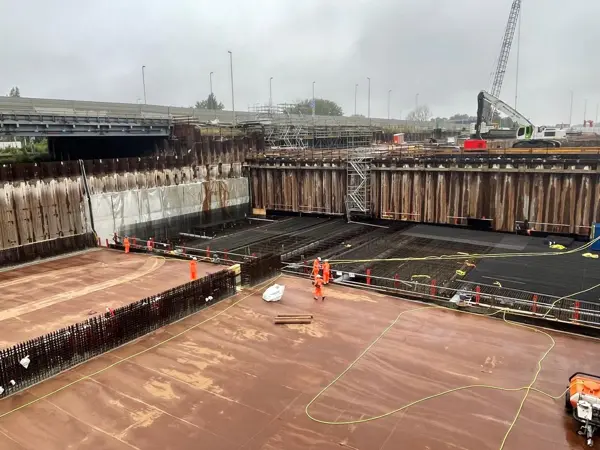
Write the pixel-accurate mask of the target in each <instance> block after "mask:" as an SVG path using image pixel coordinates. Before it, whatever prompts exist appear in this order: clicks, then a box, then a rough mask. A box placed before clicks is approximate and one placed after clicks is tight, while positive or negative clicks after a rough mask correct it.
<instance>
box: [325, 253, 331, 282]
mask: <svg viewBox="0 0 600 450" xmlns="http://www.w3.org/2000/svg"><path fill="white" fill-rule="evenodd" d="M330 279H331V266H330V265H329V260H328V259H326V260H325V261H323V284H329V280H330Z"/></svg>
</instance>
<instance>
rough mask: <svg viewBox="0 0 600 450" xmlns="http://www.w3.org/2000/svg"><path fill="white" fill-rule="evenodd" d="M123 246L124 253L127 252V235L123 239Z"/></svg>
mask: <svg viewBox="0 0 600 450" xmlns="http://www.w3.org/2000/svg"><path fill="white" fill-rule="evenodd" d="M123 246H124V247H125V253H129V238H128V237H127V236H125V238H124V239H123Z"/></svg>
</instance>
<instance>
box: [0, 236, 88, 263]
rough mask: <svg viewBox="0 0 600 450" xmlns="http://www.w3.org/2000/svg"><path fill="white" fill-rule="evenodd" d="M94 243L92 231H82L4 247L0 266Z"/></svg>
mask: <svg viewBox="0 0 600 450" xmlns="http://www.w3.org/2000/svg"><path fill="white" fill-rule="evenodd" d="M96 245H97V242H96V237H95V235H94V233H84V234H75V235H73V236H66V237H61V238H56V239H48V240H45V241H38V242H34V243H32V244H25V245H19V246H18V247H10V248H4V249H1V250H0V267H3V266H10V265H15V264H23V263H27V262H31V261H34V260H36V259H38V258H49V257H52V256H57V255H61V254H63V253H69V252H74V251H78V250H84V249H86V248H90V247H95V246H96Z"/></svg>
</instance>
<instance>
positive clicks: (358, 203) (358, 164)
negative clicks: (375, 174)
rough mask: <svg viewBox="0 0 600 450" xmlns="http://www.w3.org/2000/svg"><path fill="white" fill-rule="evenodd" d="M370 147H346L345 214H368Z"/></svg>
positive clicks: (371, 155) (371, 158) (369, 200)
mask: <svg viewBox="0 0 600 450" xmlns="http://www.w3.org/2000/svg"><path fill="white" fill-rule="evenodd" d="M372 160H373V153H372V149H371V148H369V147H358V148H352V149H348V160H347V164H346V214H347V216H348V218H350V216H351V215H352V214H359V215H370V211H371V208H370V203H371V162H372Z"/></svg>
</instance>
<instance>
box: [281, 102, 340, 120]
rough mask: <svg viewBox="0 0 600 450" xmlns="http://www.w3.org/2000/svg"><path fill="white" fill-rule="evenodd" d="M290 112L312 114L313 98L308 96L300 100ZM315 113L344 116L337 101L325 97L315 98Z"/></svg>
mask: <svg viewBox="0 0 600 450" xmlns="http://www.w3.org/2000/svg"><path fill="white" fill-rule="evenodd" d="M290 112H292V113H295V114H303V115H305V116H308V115H311V114H312V98H307V99H306V100H302V101H300V102H298V103H297V104H296V105H295V106H294V107H293V108H292V109H291V110H290ZM315 114H316V115H318V116H343V115H344V111H343V110H342V107H341V106H340V105H338V104H337V103H336V102H334V101H331V100H326V99H324V98H317V99H315Z"/></svg>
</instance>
